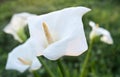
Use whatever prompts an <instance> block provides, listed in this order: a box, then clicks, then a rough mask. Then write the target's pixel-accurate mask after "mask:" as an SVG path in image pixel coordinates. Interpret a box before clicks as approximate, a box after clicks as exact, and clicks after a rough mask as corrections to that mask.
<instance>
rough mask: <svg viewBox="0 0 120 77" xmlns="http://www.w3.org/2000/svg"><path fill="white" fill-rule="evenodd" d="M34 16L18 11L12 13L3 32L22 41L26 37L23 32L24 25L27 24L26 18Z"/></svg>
mask: <svg viewBox="0 0 120 77" xmlns="http://www.w3.org/2000/svg"><path fill="white" fill-rule="evenodd" d="M30 16H34V14H30V13H26V12H23V13H18V14H14V15H13V16H12V18H11V21H10V23H9V24H8V25H7V26H6V27H5V28H4V32H6V33H8V34H11V35H13V37H14V39H15V40H17V41H19V42H23V41H24V40H25V39H27V37H26V36H25V34H24V27H25V26H26V25H27V18H28V17H30Z"/></svg>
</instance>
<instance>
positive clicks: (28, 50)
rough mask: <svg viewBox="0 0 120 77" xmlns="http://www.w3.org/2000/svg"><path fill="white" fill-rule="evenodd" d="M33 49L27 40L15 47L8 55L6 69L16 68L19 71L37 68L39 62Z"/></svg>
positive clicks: (39, 65)
mask: <svg viewBox="0 0 120 77" xmlns="http://www.w3.org/2000/svg"><path fill="white" fill-rule="evenodd" d="M33 51H34V49H33V48H32V46H31V45H30V44H28V43H27V42H26V43H25V44H23V45H20V46H18V47H16V48H15V49H13V50H12V52H10V53H9V55H8V60H7V64H6V69H12V70H17V71H19V72H21V73H22V72H24V71H25V70H27V69H29V70H30V71H33V70H37V69H39V68H40V67H41V64H40V62H39V60H38V59H37V57H36V55H35V53H34V52H33Z"/></svg>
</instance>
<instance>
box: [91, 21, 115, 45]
mask: <svg viewBox="0 0 120 77" xmlns="http://www.w3.org/2000/svg"><path fill="white" fill-rule="evenodd" d="M89 25H90V26H91V27H92V31H91V32H90V39H91V40H92V39H94V38H95V37H96V36H101V37H100V40H101V41H102V42H105V43H107V44H113V39H112V37H111V35H110V32H109V31H108V30H106V29H104V28H101V27H99V26H98V24H95V23H94V22H93V21H90V22H89Z"/></svg>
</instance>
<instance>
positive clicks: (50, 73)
mask: <svg viewBox="0 0 120 77" xmlns="http://www.w3.org/2000/svg"><path fill="white" fill-rule="evenodd" d="M39 60H40V62H41V64H42V65H43V66H44V68H45V70H46V71H47V72H48V74H49V75H50V77H55V76H54V74H53V73H52V71H51V70H50V68H49V67H48V65H47V64H46V63H45V62H44V61H43V60H42V58H41V57H39Z"/></svg>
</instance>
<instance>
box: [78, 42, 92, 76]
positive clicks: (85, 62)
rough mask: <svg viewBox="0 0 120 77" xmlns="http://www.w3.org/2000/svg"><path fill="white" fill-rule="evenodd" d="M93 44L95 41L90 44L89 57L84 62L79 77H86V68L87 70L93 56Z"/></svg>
mask: <svg viewBox="0 0 120 77" xmlns="http://www.w3.org/2000/svg"><path fill="white" fill-rule="evenodd" d="M92 44H93V40H90V43H89V49H88V51H87V55H86V57H85V60H84V63H83V64H82V69H81V73H80V75H79V77H86V76H85V75H86V70H87V69H86V68H87V65H88V61H89V58H90V55H91V50H92Z"/></svg>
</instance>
